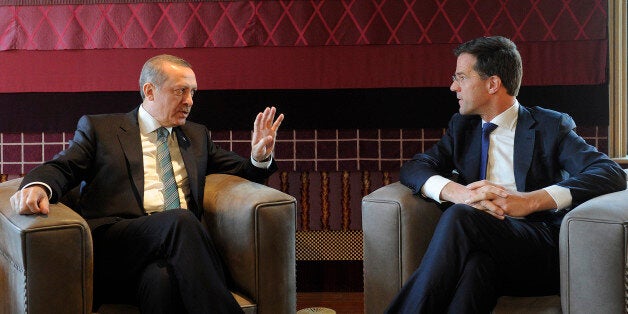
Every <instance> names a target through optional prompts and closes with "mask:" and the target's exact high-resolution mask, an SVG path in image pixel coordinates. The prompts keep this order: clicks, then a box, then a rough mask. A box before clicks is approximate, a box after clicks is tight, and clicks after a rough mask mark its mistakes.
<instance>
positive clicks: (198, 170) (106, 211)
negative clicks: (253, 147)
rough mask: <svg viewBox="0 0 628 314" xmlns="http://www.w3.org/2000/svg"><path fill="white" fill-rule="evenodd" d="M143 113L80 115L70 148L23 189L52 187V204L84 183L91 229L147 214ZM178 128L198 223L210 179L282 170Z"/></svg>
mask: <svg viewBox="0 0 628 314" xmlns="http://www.w3.org/2000/svg"><path fill="white" fill-rule="evenodd" d="M138 109H139V107H138V108H136V109H135V110H133V111H131V112H129V113H127V114H105V115H92V116H83V117H81V119H80V120H79V122H78V126H77V130H76V132H75V134H74V138H73V140H72V141H70V146H69V147H68V148H67V149H66V150H64V151H63V152H61V153H59V154H58V155H57V156H55V158H54V159H53V160H51V161H48V162H46V163H44V164H42V165H41V166H39V167H37V168H35V169H33V170H32V171H30V172H29V173H28V174H27V175H26V177H25V178H24V180H23V182H22V186H24V185H26V184H28V183H30V182H37V181H39V182H45V183H47V184H48V185H50V187H51V189H52V198H51V202H52V203H55V202H57V201H59V199H60V197H61V196H63V195H64V194H66V193H67V192H68V191H70V190H71V189H72V188H74V187H76V186H78V185H80V196H79V198H78V204H77V206H76V208H75V210H77V211H79V212H80V213H81V215H82V216H83V217H84V218H85V219H86V220H87V222H88V224H89V225H90V227H91V228H92V230H93V229H94V228H96V227H98V226H100V225H103V224H109V223H112V222H115V221H116V220H118V219H120V218H133V217H139V216H143V215H144V214H145V211H144V206H143V197H144V167H143V160H142V145H141V140H140V130H139V123H138V118H137V112H138ZM173 130H174V132H175V134H176V136H177V140H178V142H179V149H180V150H181V155H182V157H183V161H184V163H185V169H186V171H187V173H188V182H189V185H190V193H191V197H192V200H191V202H189V204H188V207H189V209H190V210H191V211H193V212H194V213H195V215H196V216H197V217H199V219H200V217H201V215H202V213H203V210H202V205H203V193H204V186H205V176H206V175H208V174H211V173H228V174H234V175H238V176H241V177H244V178H247V179H249V180H252V181H256V182H262V181H263V180H265V179H266V178H267V177H268V176H269V175H270V174H272V173H273V172H274V171H275V170H276V169H277V166H276V164H275V163H274V162H273V164H272V165H271V167H270V168H269V169H259V168H257V167H255V166H254V165H253V164H252V163H251V161H250V158H242V157H240V156H238V155H237V154H235V153H233V152H229V151H226V150H223V149H220V148H218V147H216V145H214V143H213V142H212V140H211V139H210V137H209V131H208V130H207V128H206V127H205V126H203V125H200V124H196V123H193V122H187V123H186V124H185V125H183V126H181V127H175V128H174V129H173Z"/></svg>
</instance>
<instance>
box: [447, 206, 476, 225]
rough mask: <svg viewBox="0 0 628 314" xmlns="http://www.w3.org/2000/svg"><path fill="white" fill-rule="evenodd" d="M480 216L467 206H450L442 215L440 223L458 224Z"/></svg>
mask: <svg viewBox="0 0 628 314" xmlns="http://www.w3.org/2000/svg"><path fill="white" fill-rule="evenodd" d="M477 214H478V210H477V209H475V208H473V207H471V206H469V205H465V204H454V205H451V206H449V207H448V208H447V209H446V210H445V211H444V212H443V214H442V215H441V218H440V221H451V222H458V221H463V220H468V219H472V217H474V216H476V215H477Z"/></svg>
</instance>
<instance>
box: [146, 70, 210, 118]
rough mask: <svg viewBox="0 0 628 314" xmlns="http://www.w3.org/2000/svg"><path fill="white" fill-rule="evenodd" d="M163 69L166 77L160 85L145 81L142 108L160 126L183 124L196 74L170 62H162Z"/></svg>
mask: <svg viewBox="0 0 628 314" xmlns="http://www.w3.org/2000/svg"><path fill="white" fill-rule="evenodd" d="M163 71H164V73H165V74H166V77H167V79H166V80H165V81H164V82H163V83H162V84H161V86H155V85H154V84H152V83H147V84H150V85H149V86H146V87H145V89H144V91H145V94H146V97H147V98H148V101H145V102H144V103H145V106H144V109H146V111H148V112H149V113H150V114H151V115H152V116H153V117H154V118H155V119H157V121H159V123H160V124H161V125H162V126H165V127H174V126H180V125H184V124H185V121H186V119H187V117H188V115H189V114H190V110H191V109H192V105H193V102H194V101H193V100H192V96H193V95H194V92H196V88H197V85H196V76H195V75H194V71H192V69H190V68H187V67H182V66H179V65H174V64H170V63H166V64H164V69H163Z"/></svg>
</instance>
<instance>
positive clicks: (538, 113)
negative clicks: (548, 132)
mask: <svg viewBox="0 0 628 314" xmlns="http://www.w3.org/2000/svg"><path fill="white" fill-rule="evenodd" d="M519 114H520V118H521V116H522V115H523V118H525V114H529V115H530V117H531V118H532V119H533V120H534V121H535V122H536V123H537V126H541V127H548V126H554V125H555V126H559V127H560V128H566V129H570V130H571V129H573V128H575V127H576V122H575V121H574V120H573V118H572V117H571V116H570V115H568V114H566V113H564V112H559V111H555V110H551V109H547V108H543V107H539V106H535V107H523V106H521V107H520V111H519Z"/></svg>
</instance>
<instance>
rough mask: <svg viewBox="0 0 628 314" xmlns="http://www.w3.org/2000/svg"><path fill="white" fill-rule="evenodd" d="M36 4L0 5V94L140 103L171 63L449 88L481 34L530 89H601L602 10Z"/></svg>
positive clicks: (240, 74) (586, 6) (280, 80)
mask: <svg viewBox="0 0 628 314" xmlns="http://www.w3.org/2000/svg"><path fill="white" fill-rule="evenodd" d="M39 2H41V1H39ZM39 2H38V1H36V0H34V1H15V3H19V4H34V5H4V6H0V51H1V52H0V69H2V71H3V75H2V77H1V78H0V92H32V91H121V90H136V89H137V82H136V81H137V79H136V78H137V76H138V73H139V69H140V67H141V65H142V63H143V62H144V61H145V60H146V59H147V58H148V57H149V56H152V55H155V54H158V53H163V52H168V53H172V54H176V55H181V56H182V57H186V58H188V59H189V60H190V61H191V62H192V64H193V65H194V66H195V69H196V70H197V76H198V78H197V79H198V80H199V85H200V88H203V89H258V88H263V89H264V88H288V89H289V88H369V87H424V86H448V85H449V83H450V82H449V80H450V74H451V72H452V71H453V69H454V66H455V58H454V57H453V55H452V53H451V51H452V49H453V48H454V47H456V46H457V45H458V44H460V43H461V42H464V41H467V40H469V39H471V38H474V37H478V36H487V35H503V36H507V37H509V38H511V39H513V40H514V41H515V42H516V43H517V45H518V46H519V49H520V51H521V53H522V57H523V60H524V84H526V85H580V84H601V83H604V82H605V81H606V77H605V69H606V66H607V52H606V50H607V45H608V42H607V29H606V23H607V12H606V10H607V3H606V1H605V0H583V1H570V0H562V1H557V0H537V1H500V0H493V1H470V0H449V1H445V0H434V1H411V0H319V1H191V2H174V3H173V2H168V3H156V2H142V3H136V2H133V3H119V2H121V1H111V2H118V3H106V2H107V1H91V2H90V4H78V5H76V4H68V5H43V4H39ZM70 2H71V1H70ZM122 2H124V1H122ZM129 2H130V1H129Z"/></svg>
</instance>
